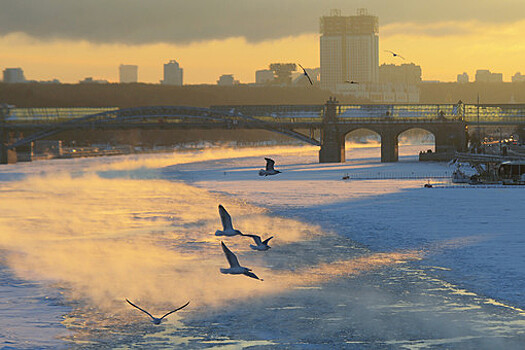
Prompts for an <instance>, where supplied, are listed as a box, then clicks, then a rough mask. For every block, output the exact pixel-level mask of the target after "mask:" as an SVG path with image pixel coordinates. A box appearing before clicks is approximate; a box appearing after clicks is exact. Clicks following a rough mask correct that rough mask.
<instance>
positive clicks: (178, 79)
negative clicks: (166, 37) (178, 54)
mask: <svg viewBox="0 0 525 350" xmlns="http://www.w3.org/2000/svg"><path fill="white" fill-rule="evenodd" d="M182 73H183V69H182V68H180V66H179V64H178V63H177V61H175V60H171V61H169V63H166V64H165V65H164V80H162V81H161V83H162V84H163V85H177V86H182Z"/></svg>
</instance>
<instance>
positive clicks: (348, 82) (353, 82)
mask: <svg viewBox="0 0 525 350" xmlns="http://www.w3.org/2000/svg"><path fill="white" fill-rule="evenodd" d="M345 84H359V82H357V81H353V80H346V81H345Z"/></svg>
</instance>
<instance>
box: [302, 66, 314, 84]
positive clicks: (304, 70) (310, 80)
mask: <svg viewBox="0 0 525 350" xmlns="http://www.w3.org/2000/svg"><path fill="white" fill-rule="evenodd" d="M299 67H301V69H302V70H303V74H304V75H306V77H307V78H308V81H309V82H310V85H314V83H313V82H312V79H310V76H309V75H308V73H307V72H306V69H304V68H303V66H301V65H300V64H299Z"/></svg>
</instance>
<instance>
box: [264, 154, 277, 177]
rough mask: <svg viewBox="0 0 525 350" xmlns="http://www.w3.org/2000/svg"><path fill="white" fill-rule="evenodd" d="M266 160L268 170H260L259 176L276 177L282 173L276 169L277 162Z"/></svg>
mask: <svg viewBox="0 0 525 350" xmlns="http://www.w3.org/2000/svg"><path fill="white" fill-rule="evenodd" d="M264 159H266V170H265V169H261V170H259V176H268V175H276V174H280V173H281V172H280V171H279V170H275V169H274V165H275V161H274V160H273V159H271V158H264Z"/></svg>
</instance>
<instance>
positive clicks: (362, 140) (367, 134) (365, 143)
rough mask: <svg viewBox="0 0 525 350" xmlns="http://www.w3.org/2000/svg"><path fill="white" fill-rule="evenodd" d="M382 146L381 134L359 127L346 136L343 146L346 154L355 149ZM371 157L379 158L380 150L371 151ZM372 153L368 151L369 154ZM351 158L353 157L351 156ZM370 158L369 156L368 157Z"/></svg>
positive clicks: (371, 129) (368, 128)
mask: <svg viewBox="0 0 525 350" xmlns="http://www.w3.org/2000/svg"><path fill="white" fill-rule="evenodd" d="M380 144H381V134H380V132H378V131H377V130H374V129H373V128H370V127H358V128H354V129H351V130H349V131H347V132H346V134H345V135H344V142H343V146H344V148H345V153H346V152H348V151H350V152H351V151H352V149H355V148H365V147H373V146H378V145H380ZM370 152H371V154H370V157H379V155H380V150H379V148H378V149H377V152H375V150H370ZM370 152H368V151H367V154H369V153H370ZM350 157H351V156H350ZM367 157H368V156H367Z"/></svg>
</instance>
